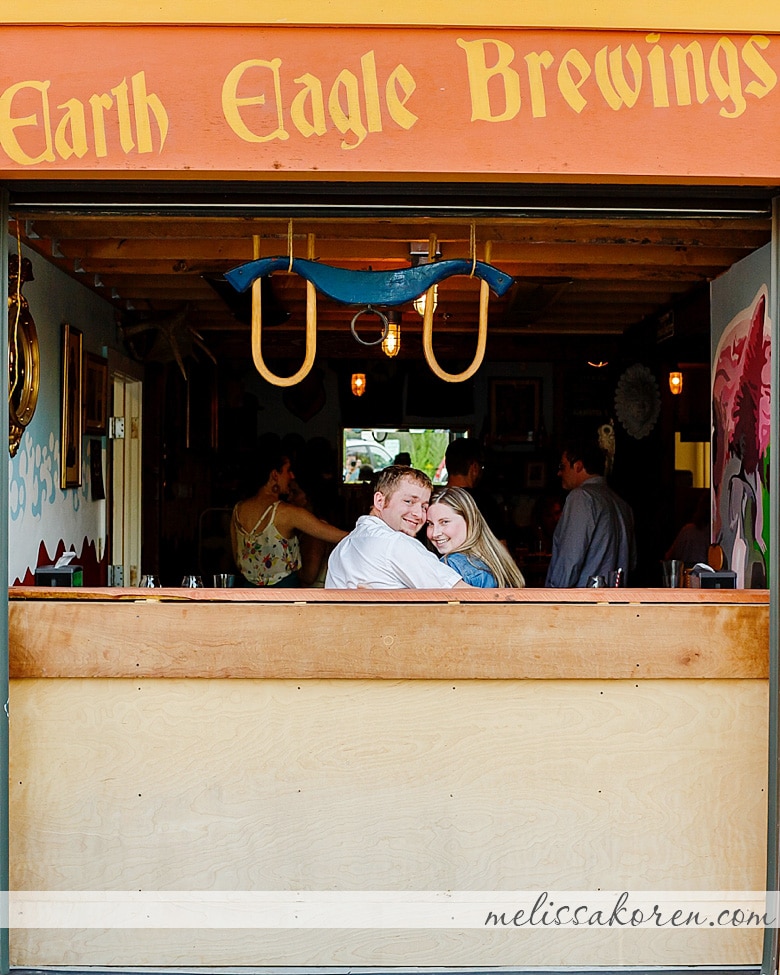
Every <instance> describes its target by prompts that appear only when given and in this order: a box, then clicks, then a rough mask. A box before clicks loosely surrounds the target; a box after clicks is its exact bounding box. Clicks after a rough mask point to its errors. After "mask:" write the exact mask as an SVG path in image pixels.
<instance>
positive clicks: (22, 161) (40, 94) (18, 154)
mask: <svg viewBox="0 0 780 975" xmlns="http://www.w3.org/2000/svg"><path fill="white" fill-rule="evenodd" d="M50 84H51V82H49V81H20V82H19V83H18V84H16V85H11V87H10V88H6V90H5V91H4V92H3V94H2V95H0V145H1V146H2V147H3V151H4V152H5V154H6V155H7V156H8V158H9V159H11V160H13V162H15V163H19V165H21V166H35V165H36V164H37V163H41V162H54V150H53V148H52V134H51V117H50V114H49V97H48V91H49V86H50ZM21 92H32V93H34V94H35V95H36V97H37V98H39V101H40V106H39V110H40V115H39V114H38V112H36V113H35V114H33V115H24V116H21V117H19V118H17V117H16V116H14V114H13V103H14V99H15V97H16V96H17V95H18V94H20V93H21ZM31 126H32V127H34V128H35V129H37V130H39V131H40V136H39V140H40V141H42V148H41V150H40V152H39V154H38V155H37V156H31V155H29V153H28V152H27V151H26V150H25V149H23V148H22V145H21V143H20V142H19V139H18V138H17V135H16V130H17V129H21V128H28V127H31ZM40 141H39V144H40Z"/></svg>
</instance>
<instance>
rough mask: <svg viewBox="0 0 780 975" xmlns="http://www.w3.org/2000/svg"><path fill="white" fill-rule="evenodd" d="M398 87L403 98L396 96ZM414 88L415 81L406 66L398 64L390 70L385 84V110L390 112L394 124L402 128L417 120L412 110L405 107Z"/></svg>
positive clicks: (406, 127) (415, 87)
mask: <svg viewBox="0 0 780 975" xmlns="http://www.w3.org/2000/svg"><path fill="white" fill-rule="evenodd" d="M398 89H400V91H401V94H402V95H403V98H399V97H398ZM416 90H417V82H416V81H415V80H414V78H413V77H412V74H411V72H410V71H409V70H408V68H405V67H404V66H403V65H402V64H399V65H398V67H397V68H395V69H394V70H393V71H391V72H390V76H389V77H388V79H387V84H386V85H385V102H386V104H387V111H388V112H389V113H390V118H391V119H392V120H393V121H394V122H395V124H396V125H400V126H401V128H402V129H411V127H412V126H413V125H414V123H415V122H416V121H417V116H416V115H415V114H414V112H411V111H409V109H408V108H407V107H406V103H407V102H408V101H409V99H410V98H411V97H412V95H413V94H414V93H415V91H416Z"/></svg>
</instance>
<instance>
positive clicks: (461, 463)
mask: <svg viewBox="0 0 780 975" xmlns="http://www.w3.org/2000/svg"><path fill="white" fill-rule="evenodd" d="M444 466H445V467H446V468H447V487H459V488H465V489H466V490H467V491H468V492H469V494H470V495H471V496H472V498H473V499H474V500H475V501H476V503H477V507H478V508H479V510H480V512H481V513H482V516H483V518H484V519H485V521H486V522H487V523H488V525H489V527H490V530H491V531H492V532H493V534H494V535H495V536H496V538H497V539H498V540H499V541H500V542H503V543H504V545H506V540H507V519H506V516H505V514H504V512H503V510H502V508H501V505H500V504H499V503H498V502H497V501H496V499H495V498H494V497H493V495H492V494H490V493H489V492H488V491H485V490H483V489H482V488H481V487H479V483H480V481H481V480H482V474H483V472H484V469H485V453H484V451H483V449H482V446H481V445H480V443H479V441H478V440H474V439H473V438H471V437H459V438H458V439H457V440H453V441H452V442H451V443H450V445H449V447H447V452H446V454H445V455H444Z"/></svg>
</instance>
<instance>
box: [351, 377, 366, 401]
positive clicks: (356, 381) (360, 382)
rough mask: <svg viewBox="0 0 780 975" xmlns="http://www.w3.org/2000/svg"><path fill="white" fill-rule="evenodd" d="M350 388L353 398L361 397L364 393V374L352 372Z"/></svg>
mask: <svg viewBox="0 0 780 975" xmlns="http://www.w3.org/2000/svg"><path fill="white" fill-rule="evenodd" d="M350 387H351V389H352V395H353V396H362V395H363V393H365V391H366V374H365V373H364V372H353V373H352V380H351V382H350Z"/></svg>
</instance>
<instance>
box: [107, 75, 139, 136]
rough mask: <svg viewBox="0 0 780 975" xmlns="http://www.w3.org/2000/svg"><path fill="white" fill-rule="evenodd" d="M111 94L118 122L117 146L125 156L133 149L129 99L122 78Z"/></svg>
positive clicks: (125, 84) (124, 81)
mask: <svg viewBox="0 0 780 975" xmlns="http://www.w3.org/2000/svg"><path fill="white" fill-rule="evenodd" d="M111 94H112V95H113V96H114V98H115V99H116V112H117V118H118V120H119V144H120V146H121V147H122V151H123V152H124V153H125V154H127V153H128V152H132V151H133V149H135V140H134V139H133V127H132V126H131V125H130V98H129V97H128V87H127V81H126V80H125V79H124V78H123V79H122V80H121V81H120V83H119V84H118V85H117V86H116V87H115V88H112V89H111Z"/></svg>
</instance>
